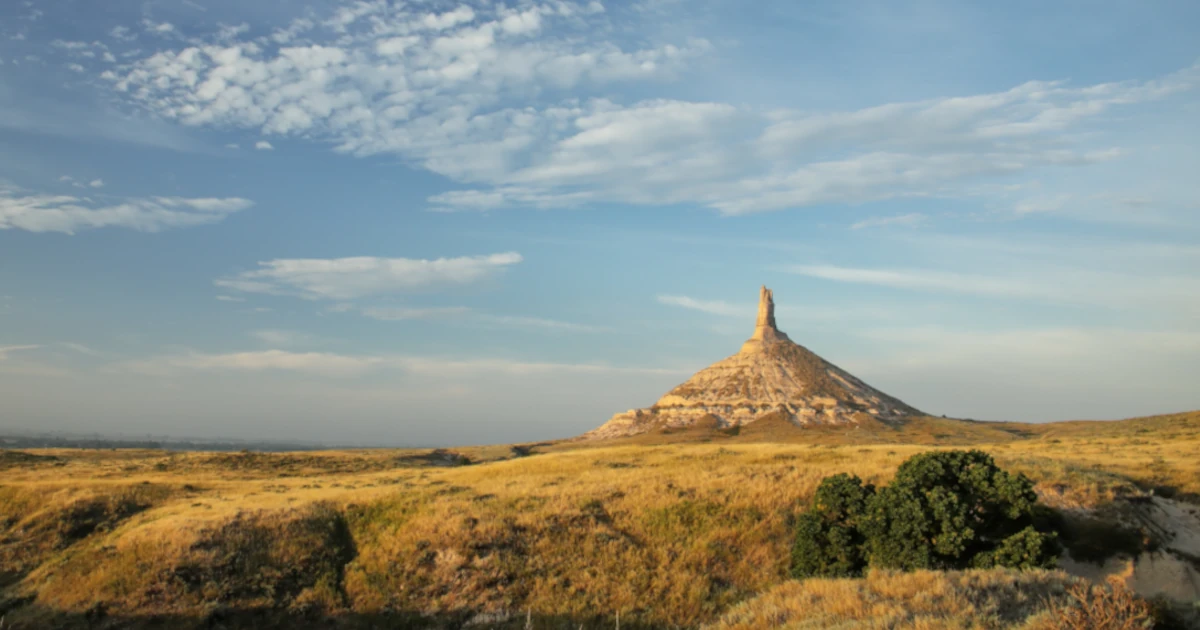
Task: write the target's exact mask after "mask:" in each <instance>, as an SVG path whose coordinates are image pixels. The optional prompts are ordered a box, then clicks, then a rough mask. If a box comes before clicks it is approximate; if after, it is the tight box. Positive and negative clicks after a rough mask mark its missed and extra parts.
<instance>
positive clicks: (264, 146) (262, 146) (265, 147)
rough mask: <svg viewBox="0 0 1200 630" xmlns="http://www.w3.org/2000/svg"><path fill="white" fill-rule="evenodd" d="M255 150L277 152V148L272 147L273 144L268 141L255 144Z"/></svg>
mask: <svg viewBox="0 0 1200 630" xmlns="http://www.w3.org/2000/svg"><path fill="white" fill-rule="evenodd" d="M254 148H255V149H257V150H259V151H274V150H275V147H274V146H272V145H271V143H270V142H267V141H266V140H259V141H258V142H255V143H254Z"/></svg>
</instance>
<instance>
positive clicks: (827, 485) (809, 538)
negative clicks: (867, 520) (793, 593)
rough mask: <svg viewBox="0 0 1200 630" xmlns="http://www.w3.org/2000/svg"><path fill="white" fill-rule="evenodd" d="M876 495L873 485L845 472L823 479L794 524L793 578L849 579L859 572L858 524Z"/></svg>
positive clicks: (863, 563) (862, 562)
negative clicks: (805, 509) (810, 502)
mask: <svg viewBox="0 0 1200 630" xmlns="http://www.w3.org/2000/svg"><path fill="white" fill-rule="evenodd" d="M874 494H875V486H872V485H870V484H867V485H863V482H862V480H861V479H859V478H858V477H855V476H851V475H847V474H845V473H843V474H840V475H834V476H832V477H826V478H825V479H824V480H823V481H822V482H821V485H820V486H819V487H818V488H817V492H816V495H815V496H814V497H813V503H812V507H811V508H810V509H809V510H808V511H807V512H805V513H803V514H801V515H800V517H799V519H798V521H797V523H796V541H795V545H794V546H793V547H792V575H793V576H795V577H798V578H804V577H848V576H855V575H859V574H861V573H862V570H863V567H864V566H866V559H865V558H864V556H863V543H864V537H863V534H862V532H861V531H860V529H859V521H860V520H861V519H862V517H863V515H864V514H865V513H866V511H867V505H868V502H869V501H870V499H871V497H872V496H874Z"/></svg>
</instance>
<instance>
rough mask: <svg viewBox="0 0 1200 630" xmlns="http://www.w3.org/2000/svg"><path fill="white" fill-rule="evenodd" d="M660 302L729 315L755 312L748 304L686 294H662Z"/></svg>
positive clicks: (659, 297)
mask: <svg viewBox="0 0 1200 630" xmlns="http://www.w3.org/2000/svg"><path fill="white" fill-rule="evenodd" d="M658 303H659V304H667V305H670V306H680V307H683V308H687V309H692V310H695V311H701V312H704V313H711V314H713V315H723V316H727V317H748V316H750V315H752V314H753V313H754V309H753V307H752V306H750V305H748V304H730V303H729V302H723V301H721V300H697V299H696V298H691V297H687V296H686V295H660V296H658Z"/></svg>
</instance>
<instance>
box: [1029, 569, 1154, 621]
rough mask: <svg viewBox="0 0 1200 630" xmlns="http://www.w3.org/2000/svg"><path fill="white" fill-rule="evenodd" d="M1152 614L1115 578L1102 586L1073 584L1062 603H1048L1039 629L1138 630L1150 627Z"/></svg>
mask: <svg viewBox="0 0 1200 630" xmlns="http://www.w3.org/2000/svg"><path fill="white" fill-rule="evenodd" d="M1152 613H1153V611H1152V609H1151V607H1150V605H1149V604H1147V603H1146V602H1145V601H1143V600H1141V599H1139V598H1137V597H1136V596H1134V595H1133V593H1131V592H1129V589H1128V588H1126V587H1125V585H1124V583H1123V582H1122V581H1121V580H1120V579H1119V578H1110V579H1109V581H1108V584H1107V585H1106V586H1099V585H1092V584H1077V585H1075V586H1073V587H1071V588H1069V589H1067V596H1066V598H1065V599H1064V600H1061V601H1055V602H1053V603H1052V605H1051V607H1050V618H1049V619H1048V620H1047V621H1046V623H1045V624H1044V625H1042V626H1040V628H1046V630H1050V629H1051V628H1053V629H1054V630H1140V629H1142V628H1152V627H1154V616H1153V614H1152ZM1035 627H1037V626H1035ZM1040 628H1039V630H1040Z"/></svg>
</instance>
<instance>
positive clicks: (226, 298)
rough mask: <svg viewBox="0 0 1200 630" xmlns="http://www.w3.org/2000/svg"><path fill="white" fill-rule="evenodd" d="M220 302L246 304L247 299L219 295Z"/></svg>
mask: <svg viewBox="0 0 1200 630" xmlns="http://www.w3.org/2000/svg"><path fill="white" fill-rule="evenodd" d="M217 301H218V302H245V301H246V298H240V297H234V296H232V295H218V296H217Z"/></svg>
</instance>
